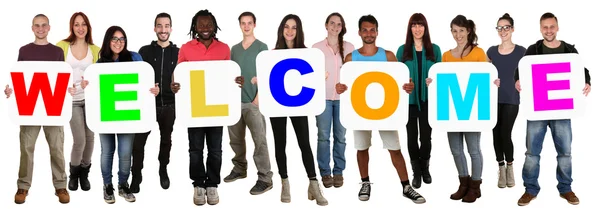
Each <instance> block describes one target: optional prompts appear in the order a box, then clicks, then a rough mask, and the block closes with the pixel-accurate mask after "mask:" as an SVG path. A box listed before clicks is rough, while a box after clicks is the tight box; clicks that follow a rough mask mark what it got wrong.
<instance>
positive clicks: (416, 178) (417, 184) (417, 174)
mask: <svg viewBox="0 0 600 209" xmlns="http://www.w3.org/2000/svg"><path fill="white" fill-rule="evenodd" d="M410 164H411V165H412V169H413V181H412V186H413V187H414V188H415V189H418V188H421V165H420V164H419V160H411V161H410Z"/></svg>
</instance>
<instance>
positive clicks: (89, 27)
mask: <svg viewBox="0 0 600 209" xmlns="http://www.w3.org/2000/svg"><path fill="white" fill-rule="evenodd" d="M77 16H81V18H83V22H85V25H86V27H87V34H85V42H87V44H89V45H94V40H93V39H92V25H91V24H90V20H89V19H88V17H87V16H86V15H85V14H84V13H83V12H76V13H74V14H73V15H72V16H71V20H69V37H67V38H65V39H63V41H66V42H69V43H73V42H74V41H75V39H77V36H75V31H73V30H74V28H73V25H75V18H77Z"/></svg>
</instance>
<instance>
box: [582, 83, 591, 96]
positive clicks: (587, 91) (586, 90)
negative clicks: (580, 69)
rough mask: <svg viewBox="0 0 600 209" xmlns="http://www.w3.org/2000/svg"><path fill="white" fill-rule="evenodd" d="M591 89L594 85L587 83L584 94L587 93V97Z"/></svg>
mask: <svg viewBox="0 0 600 209" xmlns="http://www.w3.org/2000/svg"><path fill="white" fill-rule="evenodd" d="M590 91H592V86H590V84H587V83H586V84H585V87H584V88H583V95H585V96H586V97H587V95H588V94H589V93H590Z"/></svg>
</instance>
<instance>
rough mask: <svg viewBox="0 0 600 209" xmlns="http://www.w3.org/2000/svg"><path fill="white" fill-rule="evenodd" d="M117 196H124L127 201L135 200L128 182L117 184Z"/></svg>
mask: <svg viewBox="0 0 600 209" xmlns="http://www.w3.org/2000/svg"><path fill="white" fill-rule="evenodd" d="M119 196H121V197H123V198H125V201H127V202H135V196H133V193H132V192H131V190H130V189H129V184H127V183H123V184H120V185H119Z"/></svg>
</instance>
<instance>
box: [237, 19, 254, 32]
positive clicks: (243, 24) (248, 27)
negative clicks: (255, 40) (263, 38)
mask: <svg viewBox="0 0 600 209" xmlns="http://www.w3.org/2000/svg"><path fill="white" fill-rule="evenodd" d="M255 26H256V25H255V24H254V19H252V16H242V17H241V18H240V29H242V33H243V34H244V36H251V35H252V34H254V27H255Z"/></svg>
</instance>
